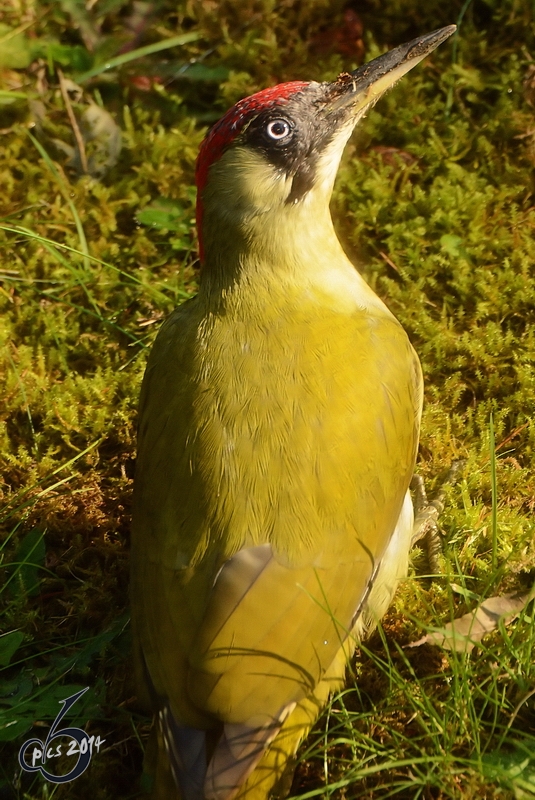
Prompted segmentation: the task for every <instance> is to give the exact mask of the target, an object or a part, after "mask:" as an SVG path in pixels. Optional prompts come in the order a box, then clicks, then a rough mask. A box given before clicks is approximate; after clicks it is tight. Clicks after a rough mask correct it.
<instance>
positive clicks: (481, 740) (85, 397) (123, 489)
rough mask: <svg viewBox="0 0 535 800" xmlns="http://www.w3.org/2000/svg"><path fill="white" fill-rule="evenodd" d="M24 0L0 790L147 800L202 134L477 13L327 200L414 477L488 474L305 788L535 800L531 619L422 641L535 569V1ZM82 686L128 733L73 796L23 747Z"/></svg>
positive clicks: (0, 540) (384, 633) (5, 7)
mask: <svg viewBox="0 0 535 800" xmlns="http://www.w3.org/2000/svg"><path fill="white" fill-rule="evenodd" d="M0 11H1V17H0V19H1V21H0V218H1V219H0V225H1V229H0V379H1V384H0V475H1V478H0V558H1V561H0V569H1V573H0V591H1V594H0V598H1V609H0V613H1V616H0V620H1V621H0V632H2V633H5V634H7V635H5V636H3V637H1V638H0V669H1V670H2V671H1V672H0V676H1V677H0V745H1V746H2V754H1V756H0V798H1V799H2V800H8V799H9V798H18V799H19V800H22V799H23V798H25V799H26V800H44V799H45V798H50V797H55V798H58V800H59V798H74V797H75V798H77V800H86V799H87V798H91V800H112V798H113V799H115V798H123V799H126V798H129V797H135V796H137V795H138V792H139V777H140V774H141V761H142V750H143V747H144V743H145V740H146V736H147V733H148V730H149V727H150V720H148V719H147V718H145V717H143V716H142V715H141V714H139V713H138V711H137V709H136V702H135V696H134V694H135V689H134V686H133V683H132V675H131V659H130V655H129V647H130V642H129V628H128V546H129V522H130V507H131V488H132V475H133V470H134V464H135V430H136V404H137V397H138V391H139V385H140V380H141V377H142V374H143V370H144V365H145V361H146V356H147V353H148V350H149V348H150V345H151V342H152V340H153V337H154V335H155V333H156V331H157V329H158V327H159V324H160V321H161V320H162V319H163V318H164V317H165V316H166V315H167V314H168V313H169V312H170V311H171V310H172V308H173V307H174V306H176V305H177V304H178V303H180V302H181V301H182V300H183V299H185V298H186V297H188V296H190V295H192V294H193V293H194V292H195V287H196V279H197V257H196V235H195V230H194V225H193V219H194V200H195V190H194V179H193V175H194V163H195V157H196V152H197V149H198V145H199V143H200V141H201V139H202V137H203V135H204V133H205V131H206V128H207V125H209V124H210V123H211V122H213V121H214V120H215V119H217V118H218V117H219V116H220V115H221V114H222V113H223V112H224V111H225V110H226V109H227V108H228V107H229V106H230V105H231V104H232V103H233V102H235V101H236V100H238V99H239V98H241V97H243V96H244V95H246V94H248V93H250V92H252V91H255V90H257V89H260V88H263V87H265V86H267V85H270V84H273V83H276V82H280V81H284V80H290V79H318V80H321V79H331V78H333V77H335V76H336V75H337V74H338V73H339V72H340V71H342V70H350V69H353V68H355V67H356V66H358V64H360V63H362V62H363V60H368V59H370V58H372V57H373V56H375V55H378V54H379V53H380V52H383V51H384V50H386V49H388V48H390V47H393V46H395V45H396V44H399V43H401V42H403V41H407V40H409V39H411V38H413V37H415V36H417V35H419V34H421V33H424V32H426V31H429V30H433V29H435V28H438V27H441V26H442V25H446V24H450V23H452V22H459V23H460V26H459V32H458V36H457V37H456V38H455V39H454V40H450V41H449V42H448V43H446V44H444V45H443V46H442V47H440V48H439V50H438V51H437V52H436V53H434V54H433V55H432V57H430V58H428V59H427V60H426V61H425V62H423V63H422V64H421V65H420V66H419V67H418V68H417V69H416V70H414V71H413V72H411V73H410V75H408V76H407V77H406V78H405V79H404V80H403V81H402V82H401V83H400V84H399V85H398V86H397V87H396V88H395V89H394V90H393V91H392V92H391V93H390V94H388V95H387V96H386V97H385V98H384V99H383V100H381V102H380V103H379V104H378V105H377V106H376V108H375V109H374V110H373V111H372V112H370V114H369V115H368V117H367V118H366V119H365V120H364V122H363V123H362V124H361V125H360V127H359V130H358V131H357V133H356V134H355V136H354V138H353V140H352V142H351V143H350V145H349V147H348V149H347V152H346V155H345V157H344V161H343V165H342V168H341V170H340V176H339V180H338V182H337V186H336V189H335V196H334V199H333V204H332V210H333V216H334V218H335V223H336V227H337V230H338V231H339V235H340V238H341V240H342V242H343V244H344V246H345V248H346V250H347V251H348V253H350V255H351V257H352V258H353V260H354V261H355V263H357V264H358V265H359V268H360V269H361V270H362V272H363V274H364V275H365V277H366V279H367V280H368V281H369V282H370V284H371V285H372V286H373V287H374V289H375V290H376V291H377V292H378V294H379V295H380V296H381V297H382V298H383V299H384V300H385V301H386V303H387V304H388V305H389V307H390V308H391V309H392V311H393V312H394V313H395V314H396V315H397V317H398V318H399V319H400V321H401V322H402V324H403V325H404V327H405V328H406V330H407V331H408V333H409V335H410V337H411V340H412V342H413V343H414V346H415V348H416V350H417V351H418V353H419V355H420V358H421V361H422V365H423V370H424V375H425V381H426V388H425V409H424V417H423V427H422V437H421V448H420V457H419V465H418V470H419V472H420V473H421V474H422V475H423V476H424V477H425V479H426V481H427V483H428V487H431V489H432V487H433V486H435V487H436V486H438V484H439V482H440V480H441V479H442V478H443V477H444V475H445V473H446V472H447V470H448V468H449V466H450V464H451V463H452V462H453V461H455V460H458V459H463V460H464V467H463V470H462V475H461V477H460V478H459V480H458V481H457V483H456V484H454V485H453V486H451V487H449V489H448V491H447V498H446V509H445V512H444V515H443V518H442V520H441V526H442V535H443V557H442V566H443V570H444V576H443V577H438V578H435V579H431V578H426V577H423V576H422V572H425V570H426V566H425V559H424V557H423V555H422V554H418V552H416V555H415V561H414V568H413V573H412V574H411V576H410V577H409V579H408V580H407V581H406V582H405V583H404V584H403V586H402V587H401V589H400V591H399V592H398V595H397V599H396V602H395V604H394V606H393V607H392V609H391V610H390V612H389V614H388V615H387V618H386V619H385V620H384V623H383V627H382V628H381V629H380V630H379V631H378V632H377V633H376V634H374V636H373V637H372V638H371V640H370V641H369V642H367V643H366V646H365V647H362V648H360V650H359V651H358V652H357V657H356V660H355V664H354V668H353V674H352V675H351V676H350V677H349V680H348V685H347V689H346V691H345V692H344V693H342V695H340V696H339V697H337V698H335V699H334V700H333V703H332V704H331V705H330V706H329V709H328V710H327V712H326V714H325V715H324V716H323V718H322V719H321V721H320V722H319V724H318V726H317V727H316V728H315V730H314V732H313V733H312V735H311V737H310V738H309V740H308V741H307V742H306V743H305V745H304V746H303V748H302V750H301V754H300V763H299V765H298V769H297V773H296V777H295V780H294V784H293V788H292V795H294V796H298V795H305V796H307V797H311V796H316V795H318V796H319V795H331V794H333V795H334V796H335V797H348V798H387V797H394V796H395V797H399V798H406V800H412V798H417V797H418V798H419V797H421V798H426V799H427V798H433V800H435V799H436V800H441V799H442V798H444V799H446V798H513V797H514V798H520V799H521V800H522V799H523V798H529V797H535V666H534V659H533V655H532V645H533V643H534V642H535V634H534V622H533V617H532V616H530V613H532V612H531V610H530V607H529V606H528V607H527V610H526V611H525V612H524V613H523V614H521V616H520V618H519V619H517V620H516V621H514V622H512V623H511V624H510V625H509V626H507V627H504V626H503V625H502V626H501V630H499V631H497V632H495V633H493V634H491V635H489V636H488V637H486V639H485V640H484V642H483V644H482V646H480V647H479V648H476V649H474V650H473V651H472V653H471V654H470V655H463V654H455V653H447V652H445V651H443V650H440V649H438V648H432V647H431V646H429V645H425V646H423V647H422V648H415V649H403V646H404V645H406V644H407V643H409V642H411V641H413V640H414V639H417V638H419V637H420V636H421V635H422V629H423V630H424V632H425V630H426V629H427V628H428V627H430V626H433V625H435V626H437V625H440V624H443V623H444V622H446V621H448V620H449V619H450V617H451V616H456V615H458V614H462V613H464V612H465V611H466V610H467V609H469V608H472V607H474V606H475V605H477V603H478V602H479V601H480V600H481V598H482V597H484V596H488V595H492V594H503V593H506V592H511V591H517V590H521V591H526V590H529V588H530V587H531V585H532V584H533V580H534V577H535V537H534V530H535V523H534V520H533V513H534V507H535V499H534V498H535V469H534V462H533V458H534V450H535V427H534V424H533V420H532V415H533V409H534V407H535V371H534V369H535V328H534V322H535V235H534V234H535V205H534V192H533V190H534V178H533V175H534V171H533V170H534V166H535V66H534V62H533V60H532V59H533V58H535V4H534V3H533V2H531V1H530V0H466V2H461V0H451V2H450V3H449V4H445V3H439V2H438V0H429V2H427V3H425V4H423V3H418V2H416V1H415V0H355V2H352V3H349V4H344V3H343V2H341V1H340V0H329V2H327V0H308V1H305V0H282V1H281V2H274V0H242V1H241V2H237V1H235V2H231V0H227V1H225V0H222V2H217V1H216V0H187V1H186V0H176V2H174V3H173V2H171V1H170V0H160V2H144V3H141V2H132V3H128V2H123V0H96V2H87V3H83V2H77V0H61V2H49V3H46V2H44V1H41V0H3V2H2V3H1V4H0ZM177 37H179V38H177ZM158 43H163V44H161V45H160V46H159V47H160V49H158ZM147 45H155V47H153V48H149V50H152V51H153V52H149V53H148V54H147V53H146V52H145V53H144V52H143V51H142V52H138V50H139V48H143V47H146V46H147ZM491 416H492V419H493V435H491V431H492V429H491ZM493 440H494V447H493V445H492V442H493ZM86 686H88V687H89V690H88V692H87V693H86V694H85V695H84V697H83V699H81V700H80V701H79V706H80V708H79V713H78V715H77V716H76V715H75V716H73V717H72V719H73V720H74V721H75V722H76V724H78V725H81V726H83V727H84V728H85V730H87V731H88V732H89V733H91V734H93V735H95V736H97V735H100V737H101V738H102V739H105V740H106V741H105V743H104V744H103V745H102V747H101V749H100V752H99V753H98V754H97V753H95V754H94V756H93V759H92V761H91V764H90V766H89V767H88V769H87V771H86V772H85V773H84V774H83V775H82V776H81V777H80V778H78V779H77V780H76V782H72V783H67V784H65V785H59V784H58V785H56V784H54V783H51V782H47V781H44V780H43V779H42V778H41V777H39V776H38V775H31V774H27V773H22V772H21V770H20V768H19V767H18V763H17V753H18V750H19V748H20V747H21V745H22V744H23V743H24V741H26V740H27V739H29V738H31V737H37V738H41V737H42V736H43V733H44V734H45V735H46V731H47V730H48V726H49V725H50V723H51V720H52V719H53V718H54V716H55V715H56V713H57V712H58V710H59V708H60V705H59V702H58V701H59V700H60V699H61V698H65V697H67V696H69V695H72V694H73V693H74V692H76V691H77V690H79V689H81V688H84V687H86ZM57 769H58V774H60V773H61V767H60V766H59V767H58V768H57Z"/></svg>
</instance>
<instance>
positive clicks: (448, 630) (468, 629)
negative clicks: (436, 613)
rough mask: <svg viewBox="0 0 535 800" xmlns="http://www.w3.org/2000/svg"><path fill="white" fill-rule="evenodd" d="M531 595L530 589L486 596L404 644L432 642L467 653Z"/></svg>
mask: <svg viewBox="0 0 535 800" xmlns="http://www.w3.org/2000/svg"><path fill="white" fill-rule="evenodd" d="M532 597H533V591H531V592H527V593H525V594H518V593H513V594H504V595H502V596H501V597H488V598H487V599H486V600H484V601H483V602H482V603H481V604H480V605H479V606H478V607H477V608H475V609H474V610H473V611H470V612H469V613H468V614H463V616H462V617H458V618H457V619H455V620H453V622H448V624H447V625H445V626H444V627H443V628H438V629H437V630H435V631H432V632H431V633H428V634H427V636H424V637H423V638H422V639H418V641H417V642H411V643H410V644H409V645H407V647H419V646H420V645H422V644H435V645H439V646H440V647H444V648H445V649H446V650H457V651H458V652H463V651H464V652H466V653H469V652H470V651H471V650H472V649H473V648H474V647H475V646H476V644H477V643H478V642H479V641H480V640H481V639H482V638H483V636H484V635H485V634H486V633H490V632H491V631H493V630H495V629H496V628H497V627H498V623H499V622H500V620H502V621H503V622H511V620H512V619H513V618H514V617H516V616H517V615H518V614H520V612H521V611H522V609H523V608H524V606H525V605H526V604H527V603H528V602H529V601H530V600H531V598H532Z"/></svg>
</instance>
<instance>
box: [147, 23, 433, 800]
mask: <svg viewBox="0 0 535 800" xmlns="http://www.w3.org/2000/svg"><path fill="white" fill-rule="evenodd" d="M443 38H445V37H443ZM433 46H436V45H433ZM424 54H425V53H424ZM421 57H423V55H421V54H420V55H419V58H418V60H419V59H420V58H421ZM404 58H405V61H403V60H402V61H401V63H402V64H409V66H406V68H405V71H406V70H407V69H409V68H410V66H411V65H412V62H410V59H409V58H408V57H405V56H404ZM414 63H416V61H414ZM398 72H399V70H398ZM396 75H397V73H396ZM365 77H366V79H368V77H369V75H368V73H366V75H365ZM381 79H382V80H383V82H384V75H383V77H382V78H381ZM368 83H369V81H368ZM333 86H334V87H335V88H334V89H329V86H328V85H326V84H310V87H311V90H310V91H312V92H315V93H316V94H315V95H314V96H315V97H316V96H317V94H318V92H319V91H320V90H321V89H322V87H327V89H326V91H327V90H329V91H330V92H331V94H330V95H328V98H327V101H326V108H327V111H324V112H323V113H325V114H327V113H331V111H330V110H329V109H332V108H336V109H337V110H338V109H339V100H338V99H336V105H333V103H332V102H331V101H332V97H331V95H332V94H333V92H334V91H335V92H336V93H337V95H336V98H338V94H340V92H341V91H342V90H341V89H340V86H339V85H338V84H336V85H333ZM317 87H319V89H318V88H317ZM306 91H308V89H305V90H303V94H304V95H306ZM348 91H353V90H352V89H351V87H350V89H348ZM366 92H368V94H369V90H368V89H366ZM368 94H367V95H366V96H367V97H368ZM355 96H357V97H358V95H354V94H353V95H352V97H355ZM297 99H298V101H299V102H302V97H301V93H298V95H297ZM372 99H373V98H372ZM292 102H293V101H292ZM314 102H315V105H314V107H313V111H314V113H316V109H317V107H318V106H317V100H315V101H314ZM352 102H353V106H355V107H353V106H352V107H351V109H350V111H349V112H347V114H346V117H345V118H343V119H342V121H341V122H340V121H338V122H337V126H338V127H337V128H336V130H335V131H334V133H333V135H332V136H331V137H330V138H329V139H328V141H327V143H326V144H325V146H324V147H323V149H322V150H321V152H319V153H315V154H314V181H313V182H312V185H311V186H308V187H307V188H306V191H303V192H302V194H301V195H300V196H299V197H298V199H297V200H295V194H296V185H295V183H294V179H295V175H296V171H295V169H294V171H293V172H292V171H291V170H290V169H289V170H288V171H287V172H285V171H284V170H283V169H281V168H280V165H278V162H275V161H274V162H273V163H272V162H271V161H270V158H269V157H268V156H269V154H268V156H266V153H265V152H263V151H261V152H259V151H258V150H257V149H255V147H254V146H253V145H252V144H251V142H253V144H254V140H253V139H252V138H251V137H252V135H253V134H252V133H250V134H247V128H246V127H245V128H244V131H245V132H244V133H243V134H242V135H241V136H237V138H236V140H235V141H233V142H232V145H231V146H229V147H228V148H227V149H226V150H224V152H222V154H221V155H220V156H219V157H218V158H217V160H215V162H214V163H213V164H212V165H211V166H210V168H209V170H208V178H207V183H206V185H205V186H204V187H203V190H202V201H203V209H202V210H203V215H202V225H201V235H202V239H203V243H204V247H205V256H204V264H203V270H202V276H201V283H200V290H199V294H198V296H197V297H196V298H194V299H193V300H190V301H188V302H187V303H185V304H184V305H183V306H181V307H180V308H178V309H177V310H176V311H175V312H174V313H173V314H172V315H171V317H170V318H169V319H168V320H167V322H166V323H165V324H164V325H163V327H162V329H161V331H160V333H159V335H158V337H157V340H156V342H155V345H154V347H153V350H152V352H151V355H150V358H149V362H148V366H147V371H146V375H145V379H144V382H143V388H142V395H141V404H140V422H139V443H138V462H137V467H136V488H135V508H134V529H133V547H132V612H133V614H132V616H133V626H134V642H135V656H136V668H137V671H138V679H139V684H140V694H142V695H144V696H145V698H146V701H147V703H149V702H150V703H152V707H153V708H154V710H155V711H156V712H157V715H158V716H157V725H156V726H155V729H154V734H153V739H152V742H151V744H150V746H149V748H148V757H147V770H148V771H149V772H152V774H153V777H154V780H155V783H154V788H153V795H152V796H153V798H155V800H164V798H165V800H173V798H178V797H180V796H182V797H183V800H197V799H198V800H200V799H201V798H206V799H207V800H230V798H232V797H234V796H236V795H237V796H238V797H239V798H243V800H265V798H266V797H267V796H268V794H269V793H270V792H271V791H273V790H276V791H283V790H284V788H287V787H284V785H283V784H284V775H285V768H286V767H287V765H288V763H289V762H291V758H292V756H293V754H294V753H295V750H296V748H297V746H298V744H299V741H300V740H301V739H302V737H303V736H304V735H305V734H306V732H307V730H308V729H309V727H310V725H311V724H312V723H313V721H314V719H315V717H316V716H317V713H318V711H319V710H320V709H321V706H322V705H323V704H324V702H325V701H326V699H327V696H328V694H329V692H330V691H331V690H332V689H334V688H336V687H337V686H338V685H340V682H341V680H342V679H343V675H344V670H345V665H346V661H347V658H348V657H349V655H350V654H351V652H352V650H353V647H354V642H355V637H357V638H358V637H359V636H362V635H363V634H364V633H365V632H366V630H367V628H368V627H369V626H370V625H371V624H372V623H373V621H374V619H376V618H377V617H380V616H381V615H382V614H383V613H384V611H385V610H386V607H387V606H388V604H389V602H390V600H391V598H392V594H393V592H394V590H395V587H396V585H397V583H398V581H399V579H400V578H401V577H402V576H403V575H404V574H405V573H406V569H407V559H408V550H409V546H410V540H411V532H412V521H413V520H412V505H411V502H410V497H409V495H408V487H409V482H410V480H411V477H412V474H413V470H414V464H415V459H416V451H417V445H418V428H419V420H420V413H421V402H422V383H421V371H420V365H419V362H418V359H417V357H416V355H415V353H414V350H413V349H412V347H411V345H410V343H409V341H408V338H407V336H406V334H405V333H404V331H403V329H402V328H401V326H400V325H399V323H398V322H397V321H396V320H395V318H394V317H393V316H392V314H391V313H390V312H389V311H388V309H387V308H386V306H385V305H384V304H383V303H382V302H381V301H380V300H379V298H377V297H376V295H375V294H374V293H373V292H372V291H371V289H370V288H369V287H368V286H367V284H366V283H365V281H364V280H363V279H362V278H361V277H360V276H359V275H358V273H357V272H356V270H355V269H354V268H353V266H352V265H351V264H350V263H349V261H348V260H347V258H346V256H345V254H344V252H343V250H342V248H341V247H340V244H339V242H338V239H337V238H336V235H335V233H334V230H333V227H332V222H331V218H330V214H329V210H328V201H329V197H330V194H331V190H332V184H333V181H334V177H335V174H336V170H337V166H338V162H339V158H340V155H341V152H342V150H343V146H344V144H345V141H346V140H347V138H348V136H349V135H350V132H351V130H352V128H353V126H354V124H355V121H356V119H357V118H358V117H359V116H360V115H361V114H362V113H363V111H364V110H365V108H366V107H367V105H366V103H367V104H368V105H369V103H370V102H372V100H369V99H368V100H366V103H364V102H360V105H359V106H358V108H356V105H355V101H352ZM329 103H331V105H329ZM281 107H282V109H283V111H284V109H286V110H287V113H288V114H290V111H291V108H292V107H291V104H290V103H288V104H287V106H286V105H284V104H283V105H282V106H281ZM355 108H356V110H355ZM279 113H282V112H279ZM284 113H286V111H284ZM292 113H293V112H292ZM337 119H338V118H337ZM247 136H249V139H248V138H247ZM277 157H278V156H277ZM273 158H274V159H275V156H274V157H273ZM172 773H174V775H175V777H176V779H177V781H178V783H179V784H180V787H181V789H180V792H179V790H178V789H177V788H176V786H175V781H174V779H173V776H172ZM281 781H282V783H281Z"/></svg>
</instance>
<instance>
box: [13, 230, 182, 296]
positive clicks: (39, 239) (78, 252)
mask: <svg viewBox="0 0 535 800" xmlns="http://www.w3.org/2000/svg"><path fill="white" fill-rule="evenodd" d="M0 230H2V231H7V232H8V233H19V234H22V235H23V236H26V237H28V239H34V240H35V241H37V242H41V243H42V244H48V245H50V246H52V247H56V248H58V249H60V250H67V251H68V252H69V253H75V254H76V255H79V256H82V257H84V256H86V257H87V258H88V259H89V260H90V261H93V262H94V263H95V264H101V265H102V266H103V267H106V268H107V269H111V270H113V271H114V272H116V273H117V274H118V275H122V276H123V277H124V278H127V279H128V280H129V281H132V283H137V284H138V285H139V286H142V287H143V290H144V291H147V292H151V293H152V294H153V295H154V297H155V298H158V299H159V300H165V301H168V300H169V298H168V296H167V295H166V294H164V293H163V292H162V291H161V290H160V289H157V288H156V287H154V286H152V285H151V284H148V285H146V284H145V283H143V281H141V280H140V279H139V278H136V277H135V275H130V273H128V272H125V271H124V270H122V269H119V267H116V266H114V265H113V264H110V263H108V262H107V261H102V259H100V258H96V256H92V255H91V254H90V253H87V254H86V253H83V252H82V251H81V250H77V249H76V248H75V247H70V246H69V245H67V244H63V243H61V242H54V241H53V240H52V239H47V238H46V237H45V236H39V234H37V233H33V231H30V230H28V229H27V228H22V227H16V228H12V227H10V226H8V225H0ZM6 279H7V278H6ZM176 293H177V294H180V295H181V296H182V297H183V298H184V299H189V298H190V297H191V295H189V294H187V293H186V292H184V291H182V292H181V291H180V289H177V291H176Z"/></svg>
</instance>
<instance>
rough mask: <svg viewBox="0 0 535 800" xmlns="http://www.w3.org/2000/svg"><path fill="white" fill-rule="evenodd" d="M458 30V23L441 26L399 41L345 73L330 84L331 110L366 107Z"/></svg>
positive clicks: (359, 109)
mask: <svg viewBox="0 0 535 800" xmlns="http://www.w3.org/2000/svg"><path fill="white" fill-rule="evenodd" d="M456 30H457V26H456V25H447V26H446V27H445V28H439V29H438V30H436V31H432V32H431V33H426V34H424V35H423V36H418V38H417V39H413V40H412V41H411V42H407V43H406V44H401V45H399V47H396V48H394V50H390V51H389V52H388V53H385V54H384V55H382V56H379V57H378V58H374V59H373V61H369V62H368V63H367V64H363V65H362V67H359V68H358V69H356V70H355V71H354V72H351V73H349V72H348V73H342V75H340V76H339V77H338V78H337V80H336V81H335V82H334V83H332V84H331V86H332V97H333V99H334V103H333V105H332V106H331V110H333V111H334V110H336V109H339V108H341V107H343V106H346V107H347V108H348V110H349V108H351V112H352V115H353V114H358V112H359V111H364V110H365V109H366V108H367V107H368V106H370V105H372V104H373V103H374V102H375V101H376V100H378V99H379V97H381V95H382V94H384V92H385V91H386V90H387V89H389V88H390V87H391V86H393V85H394V84H395V83H396V81H398V80H399V79H400V78H402V77H403V75H405V73H406V72H408V71H409V70H410V69H412V68H413V67H415V66H416V64H419V63H420V61H422V59H424V58H425V57H426V56H428V55H429V53H432V52H433V50H434V49H435V48H436V47H438V46H439V44H442V42H444V41H445V40H446V39H447V38H448V37H449V36H451V35H452V33H454V32H455V31H456Z"/></svg>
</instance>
